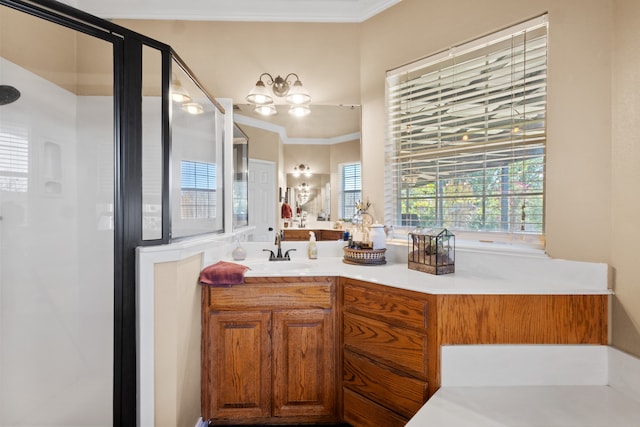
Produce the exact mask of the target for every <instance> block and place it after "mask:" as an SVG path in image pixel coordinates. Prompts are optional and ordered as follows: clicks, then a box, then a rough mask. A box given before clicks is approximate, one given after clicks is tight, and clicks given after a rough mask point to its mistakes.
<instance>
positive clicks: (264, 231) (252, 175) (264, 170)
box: [248, 159, 278, 242]
mask: <svg viewBox="0 0 640 427" xmlns="http://www.w3.org/2000/svg"><path fill="white" fill-rule="evenodd" d="M248 189H249V225H250V226H253V227H255V229H254V232H253V235H252V237H250V240H254V241H256V242H273V241H274V240H275V230H276V227H277V225H278V224H277V219H276V206H277V204H278V201H277V200H276V164H275V163H274V162H268V161H265V160H256V159H249V188H248Z"/></svg>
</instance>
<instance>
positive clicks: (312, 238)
mask: <svg viewBox="0 0 640 427" xmlns="http://www.w3.org/2000/svg"><path fill="white" fill-rule="evenodd" d="M316 258H318V245H317V244H316V233H314V232H313V231H310V232H309V259H316Z"/></svg>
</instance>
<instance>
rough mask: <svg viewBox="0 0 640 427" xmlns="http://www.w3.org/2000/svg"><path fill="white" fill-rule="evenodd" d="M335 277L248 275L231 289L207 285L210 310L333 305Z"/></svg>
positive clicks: (207, 299)
mask: <svg viewBox="0 0 640 427" xmlns="http://www.w3.org/2000/svg"><path fill="white" fill-rule="evenodd" d="M334 281H335V279H334V278H332V277H278V278H269V277H247V278H245V283H244V284H240V285H234V286H232V287H229V288H224V287H213V286H205V287H204V288H203V292H204V293H205V294H204V296H205V298H206V300H205V302H206V307H207V308H208V309H209V310H251V309H257V310H263V309H289V308H332V305H333V299H334V298H333V295H334V286H333V284H334Z"/></svg>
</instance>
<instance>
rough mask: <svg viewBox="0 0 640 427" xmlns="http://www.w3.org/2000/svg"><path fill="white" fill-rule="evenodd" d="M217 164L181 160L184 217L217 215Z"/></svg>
mask: <svg viewBox="0 0 640 427" xmlns="http://www.w3.org/2000/svg"><path fill="white" fill-rule="evenodd" d="M216 175H217V165H216V164H214V163H205V162H193V161H189V160H182V161H181V162H180V187H181V203H180V208H181V209H180V211H181V218H182V219H202V218H215V217H216V187H217V181H216V180H217V177H216Z"/></svg>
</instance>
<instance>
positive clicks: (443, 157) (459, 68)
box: [386, 16, 547, 235]
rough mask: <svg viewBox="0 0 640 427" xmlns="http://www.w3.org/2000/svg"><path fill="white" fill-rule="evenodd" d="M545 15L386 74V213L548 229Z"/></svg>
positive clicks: (499, 228) (486, 226) (481, 226)
mask: <svg viewBox="0 0 640 427" xmlns="http://www.w3.org/2000/svg"><path fill="white" fill-rule="evenodd" d="M546 69H547V21H546V16H543V17H540V18H537V19H535V20H532V21H528V22H526V23H523V24H520V25H518V26H516V27H512V28H509V29H507V30H504V31H501V32H499V33H496V34H493V35H491V36H489V37H485V38H482V39H479V40H476V41H474V42H470V43H467V44H464V45H461V46H456V47H454V48H451V49H449V50H447V51H446V52H442V53H439V54H436V55H433V56H431V57H428V58H425V59H423V60H420V61H418V62H416V63H413V64H409V65H407V66H404V67H402V68H400V69H396V70H392V71H390V72H388V74H387V107H388V122H387V125H388V126H387V130H388V140H387V147H386V148H387V150H386V152H387V153H388V158H387V160H388V161H387V171H386V186H387V191H386V194H387V195H388V196H387V200H386V202H387V205H388V206H393V209H392V213H391V215H392V218H387V221H390V222H392V223H393V224H395V225H400V226H406V227H415V226H422V227H447V228H450V229H454V230H458V231H461V230H464V231H489V232H502V233H531V234H535V235H541V234H543V232H544V169H545V146H546V124H545V116H546V92H547V91H546V75H547V71H546Z"/></svg>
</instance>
